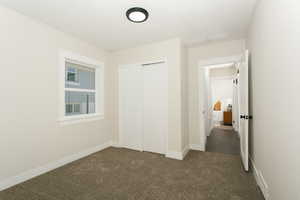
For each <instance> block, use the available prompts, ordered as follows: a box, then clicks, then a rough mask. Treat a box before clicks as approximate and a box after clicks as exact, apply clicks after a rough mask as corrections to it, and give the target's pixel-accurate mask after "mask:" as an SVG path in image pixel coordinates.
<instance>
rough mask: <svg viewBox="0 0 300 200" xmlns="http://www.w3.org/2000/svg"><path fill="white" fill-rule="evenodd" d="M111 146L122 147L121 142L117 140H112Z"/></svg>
mask: <svg viewBox="0 0 300 200" xmlns="http://www.w3.org/2000/svg"><path fill="white" fill-rule="evenodd" d="M111 146H112V147H115V148H122V146H121V144H120V143H119V142H117V141H112V142H111Z"/></svg>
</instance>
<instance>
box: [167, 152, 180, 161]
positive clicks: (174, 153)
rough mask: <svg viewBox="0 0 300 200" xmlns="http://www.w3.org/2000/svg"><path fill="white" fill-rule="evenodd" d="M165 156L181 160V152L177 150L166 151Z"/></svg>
mask: <svg viewBox="0 0 300 200" xmlns="http://www.w3.org/2000/svg"><path fill="white" fill-rule="evenodd" d="M166 157H167V158H172V159H176V160H183V158H182V152H178V151H168V152H167V153H166Z"/></svg>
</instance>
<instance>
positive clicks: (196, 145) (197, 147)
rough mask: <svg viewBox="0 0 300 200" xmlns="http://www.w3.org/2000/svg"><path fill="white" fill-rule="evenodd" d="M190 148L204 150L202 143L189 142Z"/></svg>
mask: <svg viewBox="0 0 300 200" xmlns="http://www.w3.org/2000/svg"><path fill="white" fill-rule="evenodd" d="M190 149H191V150H196V151H205V150H204V148H203V145H201V144H190Z"/></svg>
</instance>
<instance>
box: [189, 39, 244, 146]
mask: <svg viewBox="0 0 300 200" xmlns="http://www.w3.org/2000/svg"><path fill="white" fill-rule="evenodd" d="M244 49H245V41H244V40H233V41H221V42H215V43H208V44H204V45H200V46H195V47H190V48H188V88H189V89H188V90H189V102H188V105H189V140H190V144H192V145H195V146H197V145H201V142H203V141H201V139H200V125H199V124H200V123H199V119H200V118H199V77H198V67H199V66H198V63H199V61H200V60H207V59H213V58H218V57H228V56H234V55H239V54H241V53H242V52H243V51H244Z"/></svg>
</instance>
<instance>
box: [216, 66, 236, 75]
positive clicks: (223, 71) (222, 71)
mask: <svg viewBox="0 0 300 200" xmlns="http://www.w3.org/2000/svg"><path fill="white" fill-rule="evenodd" d="M235 71H236V69H235V67H234V66H232V67H217V68H211V69H210V77H212V78H213V77H228V76H233V75H234V74H235Z"/></svg>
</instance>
